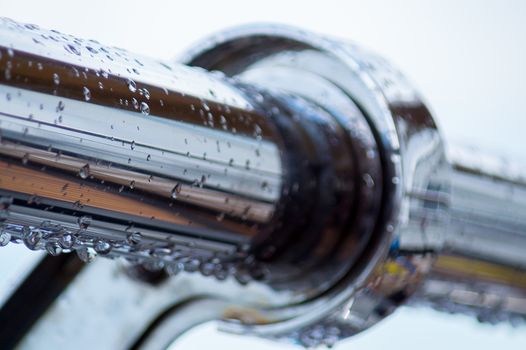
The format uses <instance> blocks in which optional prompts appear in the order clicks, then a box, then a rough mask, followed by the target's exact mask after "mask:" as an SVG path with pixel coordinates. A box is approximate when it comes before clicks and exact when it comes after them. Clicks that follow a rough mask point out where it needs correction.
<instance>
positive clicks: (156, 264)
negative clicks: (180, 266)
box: [142, 260, 164, 272]
mask: <svg viewBox="0 0 526 350" xmlns="http://www.w3.org/2000/svg"><path fill="white" fill-rule="evenodd" d="M142 266H143V267H144V268H145V269H146V270H148V271H150V272H157V271H161V270H162V269H163V267H164V261H162V260H148V261H146V262H144V263H142Z"/></svg>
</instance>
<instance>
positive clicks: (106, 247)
mask: <svg viewBox="0 0 526 350" xmlns="http://www.w3.org/2000/svg"><path fill="white" fill-rule="evenodd" d="M93 248H94V249H95V252H96V253H97V254H100V255H107V254H109V253H110V252H111V248H112V246H111V244H110V243H109V242H107V241H104V240H101V239H100V240H97V241H96V242H95V243H94V245H93Z"/></svg>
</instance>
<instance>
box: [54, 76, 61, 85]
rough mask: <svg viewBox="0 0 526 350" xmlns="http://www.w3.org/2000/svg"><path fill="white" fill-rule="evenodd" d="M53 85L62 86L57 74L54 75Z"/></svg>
mask: <svg viewBox="0 0 526 350" xmlns="http://www.w3.org/2000/svg"><path fill="white" fill-rule="evenodd" d="M53 83H54V84H55V85H60V77H59V75H58V74H57V73H53Z"/></svg>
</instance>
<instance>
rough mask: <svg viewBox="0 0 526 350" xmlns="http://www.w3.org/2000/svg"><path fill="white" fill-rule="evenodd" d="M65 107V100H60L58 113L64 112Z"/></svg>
mask: <svg viewBox="0 0 526 350" xmlns="http://www.w3.org/2000/svg"><path fill="white" fill-rule="evenodd" d="M64 107H66V106H65V105H64V102H62V101H58V104H57V113H58V112H62V111H63V110H64Z"/></svg>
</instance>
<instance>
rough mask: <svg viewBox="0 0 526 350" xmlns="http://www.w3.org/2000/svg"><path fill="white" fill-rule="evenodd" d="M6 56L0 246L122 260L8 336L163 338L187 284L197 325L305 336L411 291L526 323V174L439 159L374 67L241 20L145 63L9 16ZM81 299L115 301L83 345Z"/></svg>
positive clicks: (122, 342)
mask: <svg viewBox="0 0 526 350" xmlns="http://www.w3.org/2000/svg"><path fill="white" fill-rule="evenodd" d="M0 52H1V56H0V100H2V99H3V100H2V102H1V103H0V131H1V141H0V191H1V192H0V194H1V198H2V212H1V214H2V217H1V220H2V222H1V223H0V224H1V225H2V226H1V227H2V231H1V234H0V242H3V243H2V244H4V243H5V244H7V243H8V242H9V241H13V242H18V243H23V244H25V245H26V246H28V248H30V249H46V250H47V251H48V252H49V253H50V254H52V255H54V254H58V253H60V252H70V251H74V250H76V251H77V253H78V254H79V256H80V257H81V258H82V259H83V260H85V261H89V260H91V259H92V257H93V256H94V255H95V254H98V255H102V256H105V257H109V258H114V259H116V258H124V259H120V260H119V262H110V261H98V260H97V261H96V262H94V263H92V264H90V265H88V267H87V268H85V269H84V270H83V271H81V272H80V273H79V275H78V277H77V281H76V282H75V283H72V284H71V285H70V286H69V287H68V288H67V289H66V290H65V291H64V295H65V296H66V298H67V299H66V300H69V302H68V305H65V304H57V303H55V304H53V305H52V306H50V307H49V309H47V311H46V312H45V313H43V314H42V315H41V318H40V320H39V321H38V323H37V324H36V325H35V326H34V327H33V329H32V331H31V333H30V334H29V335H28V336H26V337H25V338H24V339H22V340H21V342H20V343H19V344H20V346H21V347H22V348H31V346H32V345H31V344H35V343H36V342H40V343H42V342H44V343H45V344H47V346H49V347H57V346H62V345H63V344H66V343H67V344H73V342H74V343H75V344H76V345H77V346H79V347H82V346H84V347H87V346H90V347H93V346H96V347H100V348H104V347H106V348H111V349H115V348H124V349H126V348H135V349H139V348H145V349H146V348H147V349H153V348H162V347H163V346H164V344H165V342H164V339H171V336H170V335H169V331H166V330H167V329H169V328H170V326H169V325H170V324H177V325H178V327H181V324H180V321H179V320H180V316H178V314H177V312H175V313H172V312H171V311H170V310H182V309H183V308H184V306H181V305H185V303H186V302H187V301H188V300H195V299H196V298H203V297H206V298H207V299H208V298H210V299H212V300H214V301H212V303H213V305H214V306H213V307H212V309H213V311H214V312H213V315H210V314H208V313H206V312H204V311H203V314H197V315H195V316H196V317H195V319H196V320H202V321H204V320H207V319H210V318H213V317H217V318H221V320H222V322H221V328H222V329H224V330H226V331H230V332H236V333H240V334H252V335H257V336H261V337H266V338H270V339H275V340H286V341H291V342H294V343H297V344H300V345H303V346H305V347H314V346H318V345H329V346H330V345H333V344H334V343H336V342H337V341H338V340H340V339H342V338H345V337H348V336H351V335H354V334H356V333H358V332H360V331H362V330H364V329H366V328H368V327H370V326H372V325H374V324H375V323H376V322H378V321H380V320H381V319H383V318H384V317H386V316H387V315H389V314H390V313H391V312H393V311H394V310H395V309H396V307H398V306H399V305H401V304H404V303H406V302H408V303H411V304H414V305H422V304H424V305H428V306H432V307H435V308H439V309H445V310H447V311H450V312H459V311H460V312H467V313H471V314H474V315H476V316H477V317H478V318H479V319H481V320H486V321H490V322H496V321H500V320H508V321H512V322H513V323H514V324H515V323H520V322H523V320H524V317H525V315H526V299H525V298H526V295H525V294H526V284H525V282H524V276H525V275H524V274H525V268H526V265H525V264H526V260H525V258H524V257H525V255H524V249H526V217H525V215H524V212H525V211H524V210H525V209H526V192H525V178H524V174H526V171H523V170H522V169H521V168H513V167H512V165H510V164H506V163H501V162H493V161H492V160H491V158H489V157H487V156H486V155H477V156H473V155H472V153H471V152H468V153H462V152H463V151H459V150H454V149H453V151H455V152H451V155H449V156H447V155H446V149H445V146H444V144H443V141H442V137H441V135H440V132H439V130H438V129H437V126H436V124H435V122H434V120H433V117H432V116H431V113H430V112H429V110H428V109H427V107H426V106H425V104H424V103H423V102H422V99H421V98H420V96H419V95H418V94H417V93H416V92H415V91H414V90H413V89H412V87H411V86H410V85H409V84H408V83H407V82H406V80H405V79H404V78H403V76H402V75H401V74H400V73H399V72H398V71H397V70H396V69H394V68H393V67H391V66H390V65H389V64H388V63H387V62H385V60H383V59H381V58H378V57H377V56H375V55H373V54H371V53H369V52H367V51H365V50H363V49H361V48H359V47H356V46H355V45H353V44H349V43H343V42H340V41H335V40H333V39H330V38H325V37H321V36H318V35H315V34H312V33H306V32H303V31H300V30H297V29H293V28H288V27H283V26H259V27H258V26H251V27H242V28H236V29H233V30H228V31H225V32H223V33H221V34H219V35H218V36H215V37H212V38H210V39H208V40H205V41H203V42H202V43H201V44H199V45H198V46H196V47H195V48H194V49H192V50H190V51H189V52H187V53H186V55H185V56H183V58H181V60H180V62H182V63H174V62H159V61H156V60H152V59H148V58H144V57H138V56H136V55H133V54H131V53H128V52H126V51H124V50H121V49H116V48H108V47H105V46H103V45H101V44H99V43H98V42H94V41H85V40H81V39H78V38H74V37H71V36H67V35H64V34H61V33H58V32H54V31H45V30H41V29H39V28H38V27H36V26H33V25H20V24H17V23H15V22H12V21H10V20H1V24H0ZM503 165H505V166H504V167H503ZM502 174H505V175H502ZM510 174H511V175H510ZM163 268H164V271H165V272H168V274H172V275H174V274H176V273H177V272H179V271H180V270H185V271H186V272H196V271H199V272H200V273H199V274H189V273H183V274H180V275H178V276H175V277H174V276H171V277H167V274H166V273H165V272H163V271H162V269H163ZM210 276H214V277H215V278H210ZM104 281H105V282H104ZM94 283H100V284H101V285H104V284H105V283H106V284H111V285H112V287H111V288H108V289H93V288H91V289H90V288H85V286H88V285H91V284H94ZM83 286H84V287H83ZM110 289H111V290H110ZM139 299H141V300H142V302H139V303H137V300H139ZM85 300H91V301H92V304H91V305H90V306H89V307H91V308H95V309H99V308H100V309H101V310H106V309H107V308H110V309H111V308H113V307H114V308H115V312H112V313H111V317H108V318H107V319H106V320H105V321H104V322H106V321H107V322H109V324H111V327H109V326H108V327H100V328H102V329H100V331H97V336H98V337H97V338H96V339H95V340H94V339H92V336H93V328H94V325H95V324H96V323H97V322H98V317H97V315H96V314H94V313H83V312H82V310H84V309H85V308H86V307H87V306H86V303H85ZM112 300H114V301H115V300H118V302H113V301H112ZM199 300H201V299H199ZM179 307H181V309H179ZM196 312H199V311H196ZM139 314H140V315H141V316H134V315H139ZM81 315H82V316H81ZM168 315H171V316H168ZM200 316H202V317H200ZM172 317H174V318H173V319H172ZM137 319H140V321H136V320H137ZM131 320H134V322H131ZM199 322H201V321H199ZM132 323H133V324H132ZM51 324H54V325H55V324H61V325H63V326H62V327H63V328H60V335H61V336H60V337H49V336H48V334H49V328H48V327H50V325H51ZM72 325H75V326H72ZM157 326H159V328H158V332H159V333H156V332H155V331H154V329H157V328H156V327H157ZM174 327H175V326H174ZM176 328H177V327H176ZM177 329H180V328H177ZM181 329H186V328H185V327H184V326H183V327H182V328H181ZM179 333H180V331H177V330H176V329H175V328H174V335H173V337H175V336H176V335H177V334H179ZM155 334H158V336H156V335H155ZM157 337H158V338H157ZM155 338H157V340H156V339H155ZM161 338H162V339H161ZM88 344H89V345H88ZM156 344H157V345H156Z"/></svg>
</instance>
